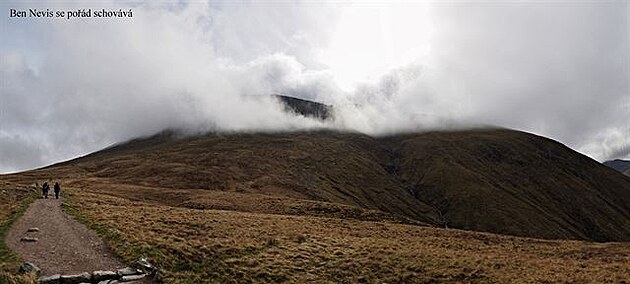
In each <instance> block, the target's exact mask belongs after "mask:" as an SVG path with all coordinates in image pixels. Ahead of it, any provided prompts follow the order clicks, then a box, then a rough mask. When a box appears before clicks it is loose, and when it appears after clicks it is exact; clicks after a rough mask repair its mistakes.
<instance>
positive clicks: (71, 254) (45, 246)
mask: <svg viewBox="0 0 630 284" xmlns="http://www.w3.org/2000/svg"><path fill="white" fill-rule="evenodd" d="M5 241H6V243H7V246H8V247H9V248H10V249H11V250H13V251H14V252H16V253H17V254H18V255H19V256H20V257H21V258H22V259H23V260H24V261H27V262H31V263H33V264H35V265H37V266H38V267H39V268H40V269H41V275H45V276H48V275H55V274H62V275H69V274H79V273H84V272H92V271H99V270H111V271H116V270H117V269H122V268H124V267H125V264H123V263H122V262H120V261H119V260H118V259H116V257H115V256H113V255H112V253H111V252H110V251H109V249H108V248H107V247H106V246H105V244H104V243H103V241H102V240H101V239H100V238H99V237H98V236H97V235H96V233H94V232H93V231H91V230H89V229H88V228H87V227H86V226H84V225H83V224H81V223H79V222H78V221H76V220H75V219H73V218H72V217H70V216H69V215H68V214H66V213H65V212H63V210H62V209H61V199H38V200H36V201H35V202H33V204H31V206H30V207H29V208H28V209H27V210H26V212H25V213H24V215H23V216H22V217H21V218H20V219H18V220H17V221H16V222H15V223H14V224H13V226H12V227H11V228H10V230H9V232H8V234H7V237H6V239H5ZM146 280H147V279H145V281H143V282H148V281H146Z"/></svg>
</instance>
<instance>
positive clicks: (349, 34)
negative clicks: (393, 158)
mask: <svg viewBox="0 0 630 284" xmlns="http://www.w3.org/2000/svg"><path fill="white" fill-rule="evenodd" d="M148 3H150V4H148ZM148 3H143V2H140V1H125V2H115V1H89V2H86V3H84V4H77V3H76V2H74V1H68V2H64V1H51V2H25V1H3V2H2V3H1V4H0V8H1V11H2V12H1V13H2V16H1V17H0V21H1V22H0V76H1V81H0V172H12V171H18V170H24V169H30V168H34V167H40V166H44V165H48V164H51V163H54V162H58V161H62V160H66V159H70V158H74V157H76V156H79V155H84V154H86V153H89V152H93V151H96V150H99V149H102V148H103V147H106V146H108V145H111V144H113V143H117V142H121V141H125V140H128V139H131V138H134V137H138V136H143V135H149V134H153V133H156V132H158V131H160V130H162V129H165V128H184V129H188V130H194V131H208V130H219V131H226V130H227V131H234V130H236V131H243V130H263V131H277V130H295V129H304V128H312V127H330V128H335V129H346V130H355V131H361V132H364V133H367V134H370V135H381V134H388V133H394V132H396V131H402V130H425V129H435V128H452V127H467V126H471V127H472V126H478V125H496V126H503V127H509V128H514V129H519V130H524V131H529V132H533V133H536V134H540V135H544V136H547V137H550V138H552V139H555V140H558V141H560V142H562V143H564V144H566V145H568V146H569V147H571V148H573V149H575V150H577V151H580V152H582V153H584V154H586V155H588V156H590V157H592V158H594V159H597V160H599V161H603V160H607V159H612V158H626V159H630V10H629V9H630V7H629V5H630V4H629V3H630V2H629V1H483V2H468V1H454V2H444V1H438V2H435V3H431V2H427V1H423V2H420V1H405V2H390V1H370V2H360V1H356V2H354V1H343V2H328V3H321V2H319V1H317V2H316V1H306V2H305V1H302V2H289V1H225V2H221V1H211V2H204V1H191V2H187V1H178V2H173V1H168V2H162V3H158V2H153V1H151V2H148ZM29 8H34V9H44V10H45V9H50V10H51V11H67V10H76V9H80V8H83V9H92V11H94V10H95V9H97V10H99V11H100V10H102V9H106V10H112V9H113V10H118V9H122V10H125V11H128V10H129V9H131V10H132V12H133V17H132V18H107V19H103V18H75V19H65V18H63V19H62V18H54V17H53V18H28V17H27V18H11V17H10V9H17V10H27V9H29ZM271 93H283V94H287V95H292V96H296V97H302V98H306V99H311V100H316V101H321V102H324V103H328V104H333V105H335V106H336V110H335V117H336V119H335V120H334V121H333V122H328V123H326V124H322V123H321V122H317V121H313V120H311V119H306V118H297V117H294V116H291V115H289V114H286V113H284V112H283V111H282V108H281V107H279V106H278V104H277V103H276V102H274V101H273V100H270V99H268V98H267V97H266V96H265V95H266V94H271Z"/></svg>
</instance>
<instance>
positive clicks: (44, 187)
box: [42, 182, 50, 198]
mask: <svg viewBox="0 0 630 284" xmlns="http://www.w3.org/2000/svg"><path fill="white" fill-rule="evenodd" d="M48 190H50V186H48V182H44V184H42V193H43V195H44V196H43V198H48Z"/></svg>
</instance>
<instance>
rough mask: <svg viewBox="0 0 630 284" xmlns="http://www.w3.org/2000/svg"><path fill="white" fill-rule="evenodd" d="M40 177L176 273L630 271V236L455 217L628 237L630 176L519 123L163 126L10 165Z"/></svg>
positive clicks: (116, 237) (96, 224)
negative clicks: (364, 128)
mask: <svg viewBox="0 0 630 284" xmlns="http://www.w3.org/2000/svg"><path fill="white" fill-rule="evenodd" d="M43 179H55V180H58V179H60V180H61V182H62V186H63V190H64V192H65V193H66V196H67V197H68V199H67V200H66V203H65V207H66V210H67V211H68V212H70V213H72V214H74V215H75V216H77V217H78V218H80V219H81V220H82V221H83V222H85V223H87V224H88V225H90V226H91V227H92V228H93V229H95V230H96V231H97V232H98V233H99V234H101V235H102V236H103V237H104V238H105V239H106V241H107V242H108V244H109V245H110V246H111V247H112V248H113V250H114V251H115V252H116V253H117V254H118V255H119V256H121V258H123V259H124V260H125V261H128V262H131V261H133V260H135V259H136V258H138V257H140V256H147V257H149V258H150V259H151V261H153V262H155V264H157V265H158V266H159V267H160V268H162V277H163V281H164V282H165V283H261V282H263V283H264V282H274V283H276V282H292V283H304V282H313V283H339V282H342V283H383V282H386V283H429V282H437V283H453V282H466V283H470V282H473V283H508V282H510V283H518V282H521V283H541V282H546V283H565V282H578V283H584V282H590V283H603V282H622V281H630V279H629V278H630V277H629V275H630V265H629V263H630V244H628V243H590V242H585V241H568V240H541V239H531V238H521V237H514V236H505V235H495V234H489V233H480V232H474V231H462V230H457V229H453V228H462V229H467V230H477V231H487V232H497V233H502V234H508V235H521V236H530V237H538V238H551V239H584V240H622V241H628V239H630V233H629V232H628V230H630V225H629V224H628V222H629V220H630V217H629V214H628V211H629V208H628V207H629V205H628V204H630V200H629V199H628V194H629V193H630V179H629V178H628V177H625V176H623V175H621V174H619V173H617V172H616V171H614V170H612V169H609V168H607V167H605V166H603V165H601V164H599V163H597V162H595V161H593V160H591V159H589V158H586V157H584V156H582V155H580V154H578V153H576V152H574V151H572V150H570V149H568V148H566V147H565V146H563V145H561V144H559V143H557V142H554V141H551V140H548V139H545V138H542V137H538V136H534V135H531V134H526V133H522V132H516V131H509V130H496V129H494V130H474V131H457V132H433V133H423V134H407V135H399V136H392V137H382V138H373V137H369V136H365V135H361V134H354V133H336V132H328V131H320V132H304V133H278V134H229V135H228V134H224V135H218V134H208V135H204V136H198V137H181V136H178V135H177V134H175V133H174V132H164V133H161V134H159V135H156V136H154V137H149V138H143V139H137V140H134V141H130V142H128V143H124V144H121V145H117V146H115V147H111V148H109V149H106V150H104V151H101V152H97V153H94V154H91V155H89V156H86V157H82V158H79V159H75V160H72V161H68V162H65V163H62V164H58V165H54V166H51V167H48V168H44V169H39V170H34V171H29V172H24V173H19V174H13V175H4V176H0V182H2V183H4V184H18V183H20V184H30V183H33V182H35V181H41V180H43ZM40 183H41V182H40ZM445 226H446V227H448V228H449V229H444V228H438V227H445Z"/></svg>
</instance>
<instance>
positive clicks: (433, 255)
mask: <svg viewBox="0 0 630 284" xmlns="http://www.w3.org/2000/svg"><path fill="white" fill-rule="evenodd" d="M71 191H72V193H71V197H70V202H69V205H68V210H69V211H71V212H74V214H78V215H79V216H81V218H83V219H85V220H90V221H89V224H90V225H91V227H92V228H95V229H96V230H97V231H98V232H99V233H101V234H102V235H103V236H105V238H106V240H107V242H108V243H109V244H110V245H111V247H112V248H113V250H114V251H115V252H116V253H117V254H119V255H120V256H121V257H122V258H123V259H124V260H126V261H133V260H134V259H137V258H138V257H140V256H146V257H149V259H150V260H151V261H152V262H154V263H155V264H156V265H157V266H158V267H160V268H161V269H162V272H161V276H162V278H161V279H162V281H163V282H164V283H567V282H571V283H623V281H629V280H630V277H629V275H630V244H628V243H604V244H602V243H589V242H583V241H549V240H538V239H528V238H519V237H509V236H501V235H494V234H488V233H478V232H471V231H460V230H454V229H440V228H432V227H423V226H416V225H406V224H399V223H392V222H384V221H361V220H352V219H340V218H323V217H313V216H291V215H278V214H264V213H248V212H239V211H226V210H209V209H206V210H197V209H189V208H183V207H171V206H165V205H162V204H159V203H153V202H140V201H130V200H129V199H126V198H120V197H114V196H110V195H106V194H105V195H104V194H102V193H100V192H94V191H91V190H87V191H86V190H82V189H81V190H79V189H71Z"/></svg>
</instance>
